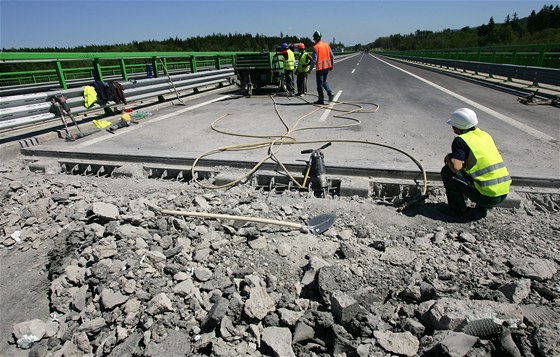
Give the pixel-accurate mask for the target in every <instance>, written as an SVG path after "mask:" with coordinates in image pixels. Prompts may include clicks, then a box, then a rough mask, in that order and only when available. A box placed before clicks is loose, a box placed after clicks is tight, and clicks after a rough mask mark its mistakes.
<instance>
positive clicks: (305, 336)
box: [0, 175, 560, 357]
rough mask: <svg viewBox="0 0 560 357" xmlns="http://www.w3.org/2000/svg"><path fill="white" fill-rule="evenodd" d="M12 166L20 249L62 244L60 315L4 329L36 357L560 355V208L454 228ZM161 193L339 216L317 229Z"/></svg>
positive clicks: (293, 214)
mask: <svg viewBox="0 0 560 357" xmlns="http://www.w3.org/2000/svg"><path fill="white" fill-rule="evenodd" d="M5 177H6V175H4V178H3V179H2V180H1V182H2V185H1V186H0V195H1V196H2V206H1V216H2V221H1V223H2V227H3V228H2V229H3V233H4V234H3V236H2V238H1V240H0V247H2V248H1V249H2V251H3V253H4V254H14V253H16V252H22V251H26V250H33V249H34V248H35V249H37V248H40V247H43V246H45V245H46V242H47V241H50V242H52V243H53V244H52V249H51V251H50V253H49V258H50V262H49V264H48V267H47V268H46V269H47V272H48V274H49V279H50V288H49V291H48V296H49V299H50V300H49V304H50V305H49V308H50V312H51V317H50V318H49V319H44V320H41V319H30V320H27V321H17V322H15V323H14V324H13V329H12V336H11V337H10V336H3V339H4V340H6V339H8V338H11V343H13V344H15V345H17V346H18V348H20V349H30V351H31V352H32V353H33V355H34V356H66V357H69V356H187V355H188V356H202V355H216V356H265V355H266V356H386V355H398V356H417V355H438V356H439V355H448V356H475V355H476V356H490V355H500V356H521V355H523V356H553V355H560V345H559V341H560V323H559V321H560V304H559V303H560V300H559V294H560V283H559V279H558V277H559V274H558V267H559V263H560V255H559V253H558V242H559V227H558V223H557V222H558V212H547V213H542V212H537V213H536V214H537V215H541V216H542V217H544V218H543V219H544V220H543V221H540V222H539V223H538V224H531V223H530V221H526V222H520V221H521V220H524V219H527V215H526V214H525V213H524V212H511V211H503V212H502V211H497V212H492V213H491V215H489V217H487V218H485V219H484V220H481V221H478V222H475V223H471V224H444V223H442V222H440V221H433V220H428V219H426V218H421V217H406V216H403V215H401V214H399V213H396V212H395V210H394V208H392V207H386V206H383V205H376V204H375V202H372V201H371V200H361V199H357V198H337V199H331V200H321V199H313V198H312V199H307V198H302V197H300V196H299V194H297V193H284V194H283V195H277V194H270V193H267V192H256V191H254V190H253V189H251V188H246V187H236V188H233V189H231V190H228V191H212V192H208V191H202V190H200V189H197V188H195V187H191V186H188V185H181V186H176V185H175V186H174V185H172V184H171V183H165V182H154V181H150V182H143V181H142V180H136V181H134V182H131V181H127V180H120V179H119V180H116V179H104V178H89V179H87V180H88V181H85V180H86V179H83V178H79V177H70V176H62V175H43V176H41V175H37V176H36V177H35V176H34V175H30V177H27V178H25V179H23V178H21V179H20V180H13V179H12V180H7V179H6V178H5ZM80 180H84V181H80ZM146 181H148V180H146ZM148 204H155V205H157V206H159V207H162V208H169V209H184V210H200V211H212V212H216V213H226V214H233V215H245V216H257V217H266V218H272V219H281V220H287V221H294V222H299V221H301V219H306V218H309V217H312V216H313V215H315V214H319V213H322V212H325V211H328V210H336V211H337V214H338V219H337V222H336V224H335V226H333V227H332V228H331V229H330V230H329V231H327V232H326V233H325V234H323V235H322V236H313V235H310V234H304V233H302V232H298V231H290V230H289V229H287V228H283V227H275V226H267V225H262V224H254V223H249V224H247V223H244V224H243V223H239V222H233V221H213V220H201V219H193V218H184V217H173V216H162V215H158V214H156V213H154V212H153V211H151V210H150V209H148ZM512 221H517V222H519V223H517V224H509V225H508V224H504V222H512ZM413 222H414V223H413ZM542 222H545V223H544V224H542ZM554 222H556V223H554ZM379 241H382V242H384V244H382V245H380V244H379ZM44 293H46V292H44ZM2 304H3V305H2V309H6V308H8V307H7V306H6V304H7V302H6V301H3V302H2ZM12 308H17V305H14V306H12ZM31 352H30V353H31Z"/></svg>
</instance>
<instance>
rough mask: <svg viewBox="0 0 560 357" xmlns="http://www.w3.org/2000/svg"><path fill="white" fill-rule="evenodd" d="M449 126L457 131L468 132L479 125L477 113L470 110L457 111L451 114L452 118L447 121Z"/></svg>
mask: <svg viewBox="0 0 560 357" xmlns="http://www.w3.org/2000/svg"><path fill="white" fill-rule="evenodd" d="M447 124H449V125H452V126H454V127H455V128H457V129H461V130H467V129H470V128H472V127H473V126H475V125H476V124H478V119H477V118H476V113H475V112H474V111H472V110H471V109H469V108H461V109H457V110H456V111H454V112H453V113H451V118H449V120H447Z"/></svg>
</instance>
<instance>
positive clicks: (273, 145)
mask: <svg viewBox="0 0 560 357" xmlns="http://www.w3.org/2000/svg"><path fill="white" fill-rule="evenodd" d="M253 98H255V96H253ZM269 98H270V99H271V100H272V102H273V105H274V110H275V112H276V114H277V116H278V118H279V119H280V121H281V122H282V124H283V126H284V127H285V129H286V131H285V132H284V133H283V134H282V135H280V136H277V135H254V134H240V133H231V132H227V131H225V130H221V129H219V128H218V127H217V123H219V122H220V121H221V120H222V119H224V118H226V117H227V116H228V115H227V114H226V115H222V116H221V117H219V118H217V119H215V120H214V121H213V122H212V124H211V128H212V130H214V131H216V132H218V133H222V134H226V135H233V136H239V137H248V138H260V139H268V141H260V142H255V143H247V144H237V145H229V146H223V147H220V148H217V149H213V150H210V151H207V152H205V153H203V154H202V155H200V156H198V157H197V158H196V159H195V161H194V162H193V164H192V168H191V173H192V177H193V181H194V182H195V183H196V184H198V185H199V186H201V187H204V188H209V189H223V188H230V187H233V186H235V185H237V184H239V183H240V182H242V181H245V180H247V179H248V178H249V177H250V176H251V175H253V174H254V173H255V172H256V171H257V170H258V169H259V167H260V166H261V165H262V164H263V163H265V162H266V161H267V160H269V159H271V160H273V161H275V162H276V163H277V164H278V165H279V166H280V167H282V169H283V171H284V172H285V173H286V175H287V176H288V177H289V178H290V180H291V181H292V182H293V183H294V184H295V185H296V186H297V187H298V188H300V189H304V188H306V187H305V185H306V182H305V181H306V180H304V182H303V183H302V184H300V183H299V182H298V181H297V180H296V179H295V178H294V177H293V176H292V175H291V174H290V172H289V171H288V169H287V168H286V167H285V166H284V164H283V163H282V162H281V161H280V160H279V159H278V158H277V157H276V153H277V152H278V151H279V150H280V149H281V148H282V146H283V145H293V144H313V143H324V142H333V143H354V144H364V145H375V146H380V147H384V148H387V149H391V150H395V151H397V152H400V153H402V154H404V155H406V156H407V157H408V158H410V159H411V160H412V161H413V162H414V163H415V164H416V165H417V166H418V168H419V169H420V171H421V173H422V179H423V181H424V185H423V189H422V194H423V195H425V194H426V192H427V178H426V172H425V170H424V167H423V166H422V164H421V163H420V162H419V161H418V160H416V159H415V158H414V157H413V156H412V155H410V154H408V153H407V152H405V151H403V150H401V149H398V148H396V147H393V146H390V145H386V144H381V143H376V142H370V141H365V140H347V139H322V140H309V141H298V140H297V139H295V138H294V137H293V136H292V135H293V134H294V133H296V132H298V131H303V130H315V129H335V128H337V129H339V128H348V127H353V126H357V125H360V123H361V122H360V120H359V119H356V118H352V117H348V116H349V115H354V114H368V113H375V112H377V110H379V105H377V104H375V103H368V102H335V103H334V102H333V103H334V104H330V105H320V106H315V109H313V110H312V111H311V112H309V113H307V114H305V115H303V116H301V117H300V118H298V119H297V120H296V122H295V124H294V125H293V126H292V127H289V126H288V125H287V124H286V122H285V120H284V118H282V115H281V114H280V113H279V111H278V106H277V104H276V101H275V100H274V96H273V95H270V96H269ZM296 98H298V99H300V100H303V101H305V102H307V103H309V101H307V100H306V99H305V98H301V97H296ZM309 104H311V103H309ZM342 105H347V106H351V107H355V109H352V110H343V109H338V108H336V106H342ZM364 105H371V106H374V107H375V109H373V110H364ZM321 109H330V110H332V111H335V112H340V113H341V114H336V115H334V117H335V118H341V119H345V120H348V121H351V122H353V123H350V124H345V125H323V126H309V127H301V128H298V126H299V124H300V122H301V121H302V120H303V119H305V118H306V117H308V116H310V115H312V114H314V113H315V112H317V111H319V110H321ZM264 147H269V149H268V155H266V156H265V157H263V158H262V159H261V160H260V161H259V162H257V163H256V164H255V165H254V166H253V167H252V168H251V169H249V170H248V171H247V172H246V173H245V174H244V175H242V176H240V177H239V178H237V179H236V180H234V181H231V182H229V183H227V184H224V185H208V184H205V183H202V182H200V181H199V180H198V179H197V178H196V174H195V173H196V166H197V164H198V162H199V161H200V160H201V159H203V158H205V157H208V156H210V155H213V154H217V153H220V152H225V151H244V150H255V149H260V148H264Z"/></svg>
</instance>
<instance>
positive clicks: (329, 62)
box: [312, 31, 334, 105]
mask: <svg viewBox="0 0 560 357" xmlns="http://www.w3.org/2000/svg"><path fill="white" fill-rule="evenodd" d="M321 37H322V36H321V33H320V32H319V31H315V33H313V41H315V46H313V58H312V61H313V63H314V65H315V70H316V71H317V94H318V97H319V99H318V100H317V101H316V102H314V103H313V104H320V105H323V104H325V94H324V93H323V88H325V90H326V91H327V94H328V96H329V102H332V101H333V93H332V90H331V88H330V87H329V84H328V83H327V76H328V74H329V72H330V71H332V70H333V68H334V55H333V53H332V50H331V47H330V46H329V44H328V43H326V42H323V41H321Z"/></svg>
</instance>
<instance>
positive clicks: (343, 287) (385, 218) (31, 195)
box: [0, 158, 560, 356]
mask: <svg viewBox="0 0 560 357" xmlns="http://www.w3.org/2000/svg"><path fill="white" fill-rule="evenodd" d="M0 196H1V197H2V200H1V202H2V203H1V204H0V212H1V215H0V227H1V230H0V234H2V236H0V316H1V317H0V319H1V324H0V355H2V356H28V355H30V352H29V351H34V352H33V353H35V355H48V354H47V351H49V352H53V351H56V350H57V349H60V348H61V345H62V342H64V339H63V338H61V341H62V342H60V341H59V342H52V343H50V342H49V343H48V342H44V341H46V340H47V339H46V338H45V339H44V340H43V341H41V343H37V346H39V347H40V348H39V347H37V346H36V347H34V348H33V349H32V350H23V349H20V348H17V347H16V345H14V344H13V343H14V342H15V341H14V339H13V337H12V336H11V335H12V328H13V325H14V324H16V323H19V322H23V321H28V320H32V319H40V320H43V321H44V322H48V321H52V320H53V315H51V313H53V312H55V310H57V309H55V308H54V307H53V306H52V300H51V294H52V292H51V290H50V286H51V283H52V282H53V279H55V278H56V277H57V276H60V275H61V274H62V273H61V272H64V269H65V268H66V267H67V266H68V265H72V264H77V263H76V262H78V261H79V260H80V259H82V258H83V257H84V253H83V252H82V249H84V248H85V245H86V244H85V243H87V242H86V241H84V242H79V243H74V244H73V245H70V244H69V243H66V244H67V245H65V246H64V248H61V247H60V246H57V244H58V243H57V242H60V235H61V234H62V233H61V232H63V231H64V229H65V228H67V227H68V226H69V225H79V226H85V225H90V224H92V221H91V219H89V218H88V212H89V210H90V208H89V206H90V205H91V204H92V203H93V202H105V203H108V204H112V205H115V206H117V207H119V210H120V218H119V219H118V220H119V222H120V224H121V225H123V224H124V223H125V222H134V221H135V220H138V223H137V225H138V226H140V227H142V226H145V225H144V223H145V222H144V220H145V221H149V222H160V223H161V221H158V217H157V216H156V217H153V216H151V215H149V214H148V213H146V212H147V210H145V211H142V212H143V213H142V214H139V215H138V214H136V213H137V212H136V213H135V212H134V211H132V210H131V209H130V212H132V213H127V212H129V211H127V207H129V206H132V202H142V200H147V201H150V202H154V203H157V204H159V205H160V206H162V207H165V208H168V209H176V210H187V209H190V208H193V207H195V208H196V209H198V210H204V209H206V210H208V211H212V212H214V213H229V214H241V215H250V216H261V217H266V218H271V219H280V220H285V221H292V222H301V220H302V219H308V218H311V217H314V216H316V215H319V214H321V213H325V212H336V214H337V220H336V222H335V224H334V226H333V227H331V228H330V229H329V230H328V231H327V232H325V233H324V234H322V235H320V236H317V237H315V236H312V235H310V234H307V235H306V234H302V233H301V232H298V231H297V230H296V231H293V230H290V229H288V228H280V227H268V226H266V225H260V224H259V225H254V224H249V225H246V226H244V227H245V229H246V230H247V231H249V233H240V232H241V230H242V228H243V227H241V226H240V225H238V224H235V223H227V224H226V223H223V222H222V223H218V222H215V221H210V220H207V221H205V220H201V219H194V218H185V219H184V220H183V221H182V222H185V223H178V222H179V221H178V220H172V219H171V218H169V221H168V223H169V224H176V225H180V224H186V225H187V226H188V227H189V229H191V230H193V231H197V232H202V231H205V230H210V231H212V230H215V231H218V232H220V233H219V234H220V237H222V236H226V237H227V238H226V239H229V240H230V242H228V243H224V244H228V247H230V248H229V249H227V250H220V249H218V248H216V249H215V250H214V251H213V253H212V256H211V258H209V259H210V260H209V261H206V262H205V266H207V267H210V268H211V269H212V270H213V271H214V274H215V275H217V271H218V270H219V269H220V267H221V266H223V268H224V269H231V270H233V271H234V272H236V271H244V270H254V271H256V272H260V273H261V275H266V276H268V275H267V274H273V275H274V276H275V277H276V278H277V280H278V283H277V284H276V285H275V286H276V289H275V291H276V292H277V293H280V292H281V293H282V294H283V295H284V296H286V295H290V294H291V295H293V296H295V295H297V294H298V292H299V297H301V296H304V293H305V289H303V290H300V287H301V286H300V285H301V280H302V275H303V272H302V267H303V266H305V265H306V264H307V262H308V260H309V256H310V255H313V254H315V255H318V256H321V257H322V258H323V259H325V260H328V261H331V260H332V261H333V264H334V265H335V266H337V267H338V268H339V269H340V274H338V275H337V276H338V278H336V279H333V281H334V282H330V284H338V286H336V287H332V290H340V291H343V292H352V291H358V290H361V289H366V288H368V287H369V288H372V287H375V288H376V289H379V290H386V291H388V292H389V293H388V294H389V295H388V296H391V299H393V300H395V301H401V304H404V305H403V306H405V307H406V306H411V309H415V308H416V309H417V308H418V305H419V301H415V302H410V301H407V299H403V298H402V292H403V291H405V290H406V289H405V288H406V287H407V286H413V285H415V284H416V285H418V282H419V281H420V280H423V281H430V282H431V283H432V285H433V286H434V287H435V288H436V289H437V290H438V295H439V297H452V298H456V299H469V298H472V296H473V295H476V294H479V295H480V294H482V293H483V291H485V292H488V291H489V290H493V291H496V290H499V289H498V287H500V286H503V285H504V284H507V283H509V282H511V281H517V280H518V279H519V278H520V276H519V275H516V274H514V273H512V271H511V269H512V264H511V262H512V261H513V260H515V259H518V258H525V257H532V258H536V259H537V258H538V259H543V260H547V261H549V262H552V264H554V265H555V267H556V268H558V267H559V264H560V251H559V249H560V210H559V206H558V203H559V202H560V199H559V195H558V194H543V195H539V194H531V195H527V194H524V193H521V194H520V196H521V197H522V205H521V207H520V208H518V209H494V210H491V211H489V213H488V215H487V217H485V218H482V219H480V220H476V221H470V222H464V221H461V220H456V219H454V218H449V217H446V216H443V215H442V214H441V213H440V212H439V211H438V209H437V207H438V206H441V204H442V203H443V202H445V198H444V197H443V196H442V195H438V196H434V195H431V196H430V198H429V199H428V200H427V202H426V203H425V204H422V205H418V206H415V207H413V208H411V209H410V210H408V211H406V212H405V213H400V212H397V210H396V209H395V207H394V206H393V205H392V204H390V203H388V202H386V201H379V200H374V199H371V198H368V199H365V198H358V197H343V198H334V199H333V198H329V199H320V198H309V197H306V195H304V194H300V193H296V192H292V193H289V192H286V193H284V194H275V193H269V192H261V191H258V192H257V191H255V190H253V189H251V188H247V187H236V188H233V189H230V190H228V191H203V190H202V189H200V188H197V187H194V186H192V185H188V184H183V183H173V182H168V181H161V180H149V179H142V178H140V179H139V178H130V179H126V178H118V179H116V178H99V177H82V176H70V175H65V174H42V173H31V172H30V171H29V170H28V168H27V166H26V164H25V163H24V162H23V160H22V159H21V158H17V159H14V160H12V161H10V162H9V163H4V164H2V166H1V167H0ZM126 214H128V215H129V216H130V217H125V218H123V216H125V215H126ZM135 214H136V215H135ZM131 217H132V218H131ZM160 223H157V224H160ZM154 224H155V223H154ZM53 227H54V228H53ZM105 227H106V228H105V229H106V232H107V229H108V228H107V226H105ZM150 227H151V225H150ZM251 227H252V228H251ZM160 228H161V227H160ZM255 228H256V233H253V234H251V233H250V231H251V229H253V230H254V229H255ZM53 229H54V230H53ZM86 230H87V229H86ZM229 230H235V231H236V233H235V234H233V235H229V236H227V235H223V233H222V232H225V233H227V232H228V231H229ZM15 232H20V233H18V234H20V235H18V234H16V235H14V234H15ZM161 236H162V237H164V235H163V234H161ZM188 237H189V238H190V239H191V241H192V244H193V245H195V244H196V243H197V242H198V241H197V239H198V238H197V237H195V235H194V234H188ZM231 237H233V238H231ZM239 237H245V238H246V237H249V238H246V239H238V238H239ZM255 237H257V238H260V239H264V241H265V242H264V243H263V244H264V248H263V247H259V248H256V244H257V243H256V240H255V241H252V240H251V239H252V238H255ZM70 238H72V236H70V237H68V239H70ZM86 238H87V237H86ZM131 242H133V240H132V241H131ZM232 242H233V243H232ZM379 242H383V245H384V247H386V249H387V250H385V252H384V253H382V252H381V251H380V250H379V249H377V248H376V247H377V245H378V244H379ZM283 244H284V245H285V244H287V245H288V246H289V247H285V246H282V245H283ZM280 248H284V249H288V253H287V254H282V255H280V254H278V253H277V252H278V251H279V249H280ZM389 248H394V249H403V251H399V252H397V256H395V257H391V256H388V252H389V251H390V250H389ZM405 248H406V252H411V251H412V252H413V253H414V255H415V258H411V260H410V261H404V260H407V257H406V256H404V255H403V254H404V253H403V252H404V249H405ZM119 249H120V246H119ZM53 251H54V252H56V254H54V253H53ZM65 255H66V256H65ZM193 255H194V253H193ZM399 259H402V260H403V261H402V262H400V261H399ZM234 275H235V274H234ZM235 276H237V275H235ZM533 280H540V281H541V282H542V284H543V285H545V286H546V287H547V288H548V289H549V293H550V295H548V296H547V295H546V294H544V293H542V292H541V293H539V291H541V290H539V289H536V288H534V287H535V286H537V285H533V289H532V290H531V291H530V293H527V295H526V296H524V297H523V300H522V301H518V302H517V304H526V305H527V304H536V305H539V306H546V307H547V308H548V309H550V310H551V311H555V312H557V313H560V300H559V299H558V295H560V282H559V280H558V273H557V272H555V274H554V276H553V277H551V278H545V279H544V280H542V279H541V278H540V277H539V278H534V279H533ZM90 284H91V283H90ZM99 284H101V283H99ZM154 284H155V283H154ZM298 286H299V287H298ZM113 288H114V286H113ZM145 290H147V291H149V289H147V288H145ZM399 293H401V294H399ZM405 295H406V294H405ZM399 296H400V297H401V298H400V299H401V300H399V298H398V297H399ZM310 300H311V301H313V299H310ZM88 301H89V300H88ZM93 302H95V300H94V301H93ZM95 303H96V302H95ZM96 304H97V303H96ZM174 304H175V302H174ZM230 305H231V303H230ZM287 305H289V304H287ZM403 311H408V310H407V309H406V308H405V309H404V310H403ZM58 315H59V316H60V315H61V314H60V311H58ZM413 315H414V314H411V313H409V314H408V317H410V318H412V317H413ZM104 316H105V315H104ZM105 318H106V320H108V318H107V316H105ZM156 320H157V319H156ZM263 321H265V322H264V324H263V325H265V326H267V325H270V326H272V325H275V324H274V323H273V322H270V321H269V320H266V319H265V320H263ZM276 324H277V325H278V324H279V325H280V326H281V325H282V323H278V321H276ZM138 326H140V325H138ZM166 326H167V325H166ZM182 328H183V327H181V329H182ZM138 329H139V328H138ZM186 329H187V331H188V328H186ZM347 329H348V330H351V329H350V327H348V326H347ZM391 329H396V327H395V326H393V327H392V328H391ZM177 330H180V328H179V327H175V331H177ZM292 330H293V329H292ZM128 332H129V334H132V333H133V332H134V328H129V331H128ZM190 333H191V334H192V333H193V332H192V330H191V332H190ZM353 335H354V337H355V340H356V341H358V340H359V341H360V343H361V344H363V343H365V342H364V341H366V339H365V338H363V335H367V333H365V332H363V331H362V333H361V335H360V333H357V332H354V333H353ZM88 336H90V338H91V341H90V342H91V346H92V347H91V348H92V355H109V353H110V351H111V350H110V349H108V351H109V352H105V353H103V352H100V350H99V349H98V342H99V341H97V340H95V341H94V338H93V337H91V335H89V334H88ZM144 336H145V335H144ZM376 336H377V335H376ZM426 336H427V333H426V334H424V335H423V336H421V335H419V336H418V338H419V340H420V349H419V350H418V352H417V353H418V355H422V354H423V353H426V352H427V351H428V350H429V348H430V343H429V341H431V340H430V338H428V337H426ZM153 338H154V337H153V333H152V339H153ZM368 338H370V339H373V337H372V336H369V335H368ZM53 339H54V337H53V338H52V339H51V340H53ZM434 340H435V338H434ZM96 341H97V342H96ZM432 342H433V341H432ZM551 343H552V345H554V343H556V346H558V343H559V341H558V340H556V341H554V339H553V341H552V342H551ZM249 345H251V344H250V343H249ZM475 347H476V346H475ZM96 348H97V350H96ZM213 348H216V347H213ZM294 348H295V351H296V355H311V354H308V353H309V351H307V350H306V351H307V352H304V350H298V349H297V347H294ZM309 348H311V347H309ZM473 348H474V347H473ZM477 348H479V349H480V350H484V348H486V347H480V346H478V347H477ZM519 349H520V350H522V351H525V352H524V354H526V353H529V352H527V351H531V353H533V355H539V353H540V352H539V351H540V350H539V347H538V346H537V345H534V344H533V345H530V346H529V348H528V349H526V350H523V349H522V348H521V347H520V348H519ZM491 350H492V349H491V348H487V349H486V352H487V354H480V355H490V353H495V351H494V352H488V351H491ZM106 351H107V348H106ZM204 351H206V350H204V348H201V349H200V350H198V352H197V353H201V354H203V353H204ZM259 351H260V352H254V354H253V355H259V353H262V354H264V355H266V353H265V352H263V350H259ZM370 351H377V352H379V351H384V350H383V349H381V348H380V347H379V343H378V344H377V345H375V346H374V343H373V342H372V347H371V349H370ZM473 351H474V350H471V353H474V352H473ZM550 351H558V350H557V349H556V350H550ZM195 352H196V351H195ZM214 353H216V352H215V350H214ZM371 353H373V352H371ZM379 353H381V354H378V355H383V354H382V353H387V349H385V352H379ZM276 354H277V355H278V352H276ZM329 354H331V355H333V354H334V353H333V352H332V351H331V352H323V354H317V355H329ZM154 355H156V354H154ZM348 355H351V353H348ZM372 355H375V354H372ZM529 355H531V354H529Z"/></svg>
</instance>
